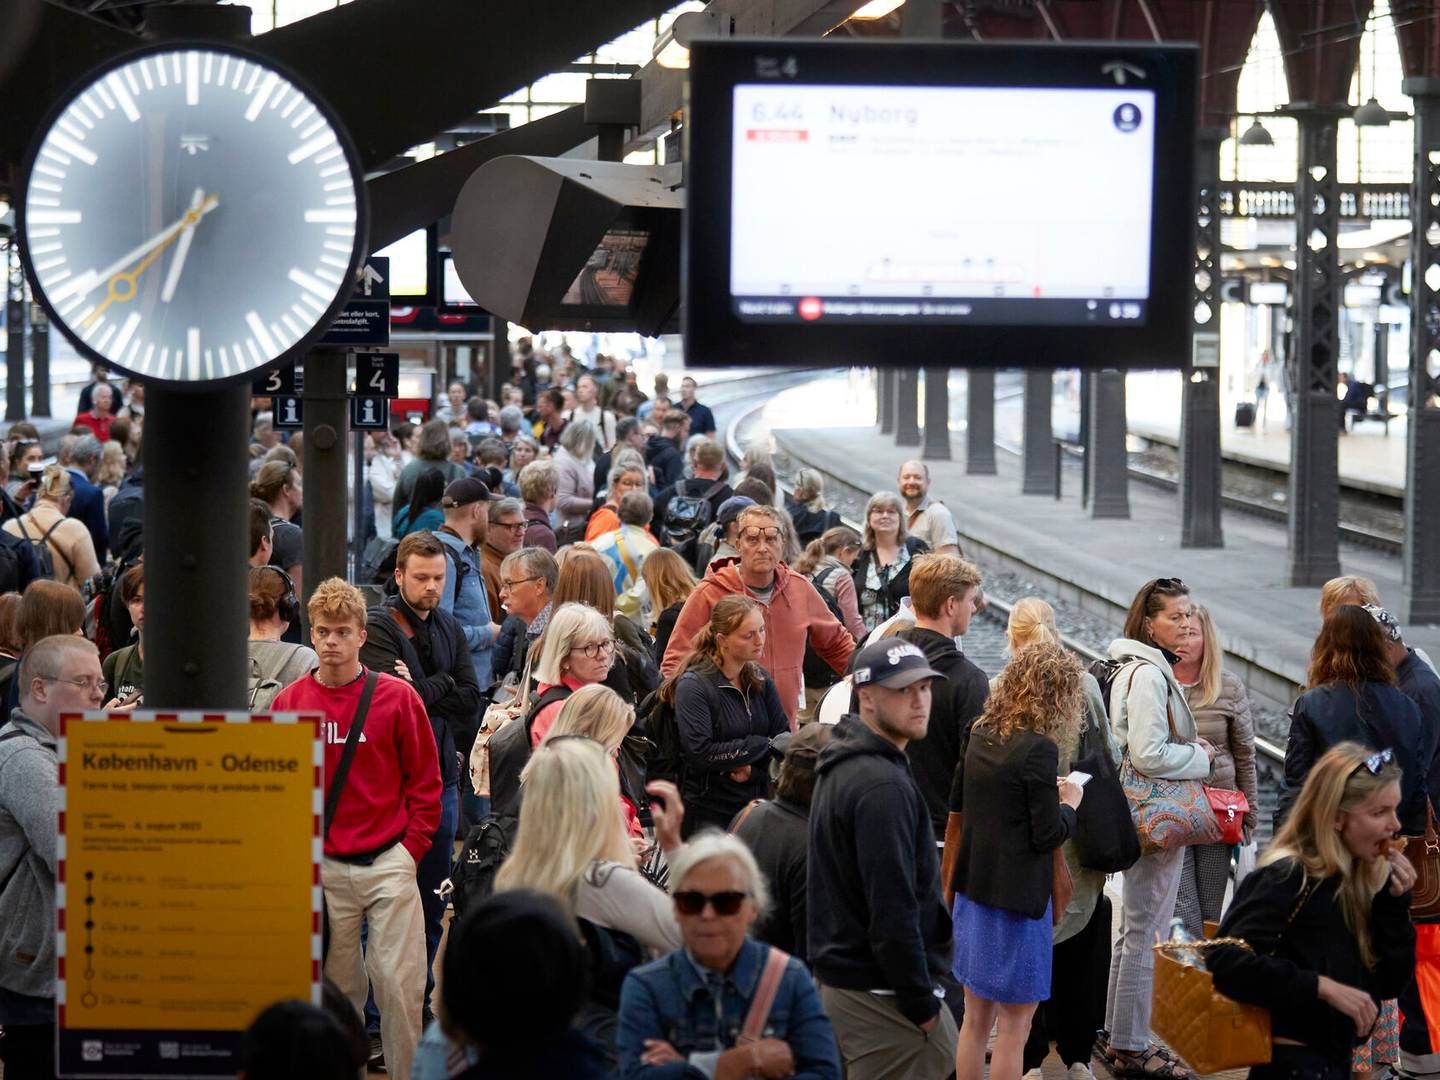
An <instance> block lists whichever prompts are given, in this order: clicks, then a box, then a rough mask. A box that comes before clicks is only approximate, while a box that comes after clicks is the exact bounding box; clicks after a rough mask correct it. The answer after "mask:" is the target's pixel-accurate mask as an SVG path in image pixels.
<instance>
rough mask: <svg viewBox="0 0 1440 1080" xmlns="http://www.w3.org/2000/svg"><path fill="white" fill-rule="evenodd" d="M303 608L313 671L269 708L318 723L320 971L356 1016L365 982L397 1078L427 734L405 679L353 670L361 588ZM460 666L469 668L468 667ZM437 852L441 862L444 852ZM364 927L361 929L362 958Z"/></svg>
mask: <svg viewBox="0 0 1440 1080" xmlns="http://www.w3.org/2000/svg"><path fill="white" fill-rule="evenodd" d="M417 535H418V534H417ZM423 535H425V536H427V537H428V536H429V534H428V533H427V534H423ZM409 539H411V538H410V537H406V540H409ZM433 542H434V541H433V539H432V543H433ZM439 558H441V559H443V558H444V556H443V555H440V556H439ZM441 573H442V574H443V571H441ZM308 610H309V614H310V640H311V642H312V643H313V644H314V646H315V653H316V655H317V657H318V666H317V667H316V669H315V670H314V671H312V672H311V673H310V674H308V675H304V676H302V677H301V678H299V679H297V680H295V681H294V682H293V683H291V684H290V685H289V686H287V687H286V688H285V689H284V690H281V691H280V693H279V695H278V696H277V697H276V698H275V701H274V703H273V705H272V707H273V708H274V709H275V711H277V712H311V713H315V712H318V713H321V714H323V715H324V717H325V719H324V724H323V731H324V735H325V783H326V784H327V785H328V786H329V787H330V790H328V791H327V792H326V806H327V807H330V806H332V805H333V813H332V814H331V815H330V817H329V818H328V820H327V821H326V822H325V838H324V858H323V860H322V861H321V865H320V885H321V888H322V889H324V892H325V910H326V915H327V918H328V919H329V926H330V945H329V952H328V953H327V954H326V956H325V975H326V976H327V977H328V978H330V979H333V980H334V981H335V984H336V985H337V986H339V987H340V990H341V992H342V993H343V994H344V995H345V996H346V997H347V998H349V999H350V1003H351V1004H352V1005H353V1006H354V1007H355V1011H356V1012H362V1011H363V1010H364V1007H365V998H366V994H367V991H368V987H369V986H370V985H373V986H374V988H375V1002H376V1004H377V1005H378V1006H379V1007H380V1033H381V1035H382V1036H383V1038H384V1046H385V1052H386V1055H387V1057H388V1067H389V1073H390V1075H391V1076H392V1077H396V1078H398V1080H406V1078H407V1077H408V1076H409V1075H410V1062H411V1060H412V1059H413V1058H414V1056H415V1047H416V1046H417V1045H418V1044H419V1042H420V1031H421V1003H422V1001H423V1000H424V997H425V971H426V951H425V944H426V942H425V915H424V909H423V907H422V905H421V897H420V890H419V889H418V888H417V885H416V872H417V869H418V867H419V866H420V865H421V863H422V862H423V861H424V859H425V856H426V855H427V853H428V852H429V851H430V848H431V844H432V843H433V840H434V837H435V829H436V826H437V825H439V824H440V791H441V788H440V770H439V767H438V765H437V764H436V761H435V736H434V735H433V734H432V730H431V727H430V720H429V717H427V716H426V714H425V704H424V702H422V701H421V700H420V697H419V695H418V694H416V692H415V690H414V689H412V688H411V686H410V685H409V683H408V682H406V681H404V680H402V679H398V678H394V677H393V676H391V675H388V674H381V673H378V672H374V671H370V670H367V668H366V666H364V665H362V664H361V657H360V652H361V647H362V646H363V645H364V644H365V641H366V632H365V621H366V612H365V602H364V600H363V599H362V598H361V596H360V590H358V589H356V588H355V587H354V586H353V585H347V584H346V583H345V582H343V581H341V580H340V579H339V578H330V579H328V580H326V581H322V582H321V583H320V584H319V586H318V587H317V588H316V589H315V592H314V594H313V595H312V596H311V597H310V603H309V608H308ZM463 666H464V667H465V669H466V670H469V669H470V665H469V663H468V662H466V663H464V664H463ZM367 691H369V692H368V693H367ZM354 725H359V727H360V734H359V736H358V738H357V739H356V741H355V747H354V753H353V754H352V755H351V761H350V768H349V770H348V771H347V772H346V774H345V775H344V776H343V777H338V778H337V776H336V773H337V771H338V770H339V766H340V762H341V759H342V757H344V756H345V748H346V744H347V742H348V741H349V737H350V729H351V727H352V726H354ZM337 783H338V784H340V787H339V789H338V791H337V789H335V787H334V785H336V784H337ZM452 828H453V824H452ZM445 855H446V858H447V861H448V856H449V850H448V847H447V848H446V850H445ZM362 925H363V926H366V927H368V937H367V940H366V942H365V945H364V948H363V950H362V946H361V938H360V934H361V927H362ZM367 976H368V978H367Z"/></svg>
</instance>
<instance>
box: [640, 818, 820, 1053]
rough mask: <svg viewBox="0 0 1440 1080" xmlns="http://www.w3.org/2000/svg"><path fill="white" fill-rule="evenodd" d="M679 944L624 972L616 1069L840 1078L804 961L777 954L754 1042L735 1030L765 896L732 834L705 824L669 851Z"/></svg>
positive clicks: (756, 954)
mask: <svg viewBox="0 0 1440 1080" xmlns="http://www.w3.org/2000/svg"><path fill="white" fill-rule="evenodd" d="M670 880H671V881H672V882H674V883H675V885H674V898H675V919H676V921H677V922H678V923H679V924H680V935H681V937H682V938H684V941H685V945H684V947H683V948H680V949H677V950H675V951H674V952H672V953H670V954H668V955H667V956H662V957H661V958H660V959H659V960H656V961H653V962H652V963H649V964H646V965H645V966H643V967H639V968H636V969H634V970H633V971H631V972H630V974H629V975H627V976H626V978H625V986H624V989H623V990H622V991H621V993H620V1030H619V1035H618V1037H617V1040H616V1042H617V1049H618V1051H619V1057H620V1075H621V1076H622V1077H625V1078H627V1080H629V1078H638V1077H644V1078H646V1080H681V1078H684V1080H700V1078H708V1080H742V1078H745V1077H752V1076H758V1077H766V1078H775V1080H778V1078H780V1077H794V1078H795V1080H839V1078H840V1052H839V1050H838V1048H837V1047H836V1045H835V1032H834V1031H833V1030H832V1028H831V1027H830V1019H829V1017H827V1016H826V1015H825V1011H824V1009H822V1008H821V1006H820V997H819V995H818V994H816V993H815V986H814V984H813V983H812V982H811V981H810V975H809V973H808V972H807V971H806V970H805V966H804V965H803V964H801V963H800V962H799V961H798V960H795V959H794V958H789V959H787V961H786V964H785V969H784V973H783V974H782V976H781V978H780V983H779V987H778V988H777V990H776V992H775V997H774V1001H773V1002H772V1004H771V1006H770V1011H769V1013H768V1015H767V1016H766V1018H765V1022H764V1025H763V1027H762V1029H761V1037H760V1038H759V1039H757V1040H756V1041H755V1042H750V1043H741V1042H740V1041H739V1040H740V1034H741V1030H742V1029H743V1028H744V1026H745V1019H746V1016H747V1014H748V1013H749V1011H750V1002H751V999H752V998H753V997H754V996H755V993H756V991H757V990H758V988H759V986H760V983H761V979H762V975H763V973H764V971H765V965H766V961H767V960H768V959H769V956H770V952H771V948H770V946H768V945H765V944H762V943H761V942H758V941H755V940H753V939H752V938H751V937H750V936H749V934H750V930H751V928H752V927H753V926H754V925H755V921H756V919H758V918H759V917H760V913H761V912H762V911H763V910H764V909H765V907H766V905H767V903H768V901H769V897H768V895H767V890H766V887H765V878H764V876H763V875H762V874H761V873H760V868H759V867H758V866H756V864H755V857H754V856H753V855H751V854H750V849H749V848H747V847H746V846H745V845H744V844H743V843H742V842H741V841H739V840H738V839H736V838H735V837H733V836H727V835H725V834H722V833H718V832H712V831H706V832H703V833H701V834H700V835H699V836H697V837H696V838H695V839H694V840H692V841H691V842H690V843H689V844H687V845H686V846H685V847H683V848H681V849H680V851H679V852H678V853H677V854H676V855H675V856H674V857H673V858H672V859H671V863H670Z"/></svg>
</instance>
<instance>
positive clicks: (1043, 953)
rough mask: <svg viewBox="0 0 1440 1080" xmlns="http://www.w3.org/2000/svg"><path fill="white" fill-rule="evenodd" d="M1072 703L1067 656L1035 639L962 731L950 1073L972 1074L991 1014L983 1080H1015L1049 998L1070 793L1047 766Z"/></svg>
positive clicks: (1072, 804)
mask: <svg viewBox="0 0 1440 1080" xmlns="http://www.w3.org/2000/svg"><path fill="white" fill-rule="evenodd" d="M1083 701H1084V698H1083V692H1082V685H1081V667H1080V664H1079V661H1077V660H1076V659H1075V658H1074V657H1072V656H1071V655H1070V654H1069V653H1067V652H1066V651H1065V650H1064V649H1062V648H1060V647H1059V646H1058V645H1056V644H1053V643H1051V642H1037V643H1035V644H1033V645H1028V646H1026V647H1025V648H1023V649H1021V650H1020V652H1019V653H1018V654H1017V655H1016V656H1015V658H1014V659H1013V660H1011V661H1010V663H1009V664H1008V665H1007V666H1006V668H1005V670H1004V671H1002V672H1001V673H1000V677H999V678H998V679H997V680H996V682H995V685H994V688H993V689H992V690H991V691H990V697H989V699H988V700H987V701H986V703H985V711H984V712H983V713H982V714H981V716H980V719H979V720H977V721H975V727H974V729H973V731H972V732H971V735H970V745H969V748H968V749H967V750H966V752H965V768H964V773H963V775H964V787H963V791H962V792H961V803H962V805H963V809H964V814H965V818H964V825H963V827H962V830H961V834H960V851H959V853H958V855H957V856H956V859H955V869H954V875H953V877H952V879H951V885H952V887H953V890H954V893H955V906H954V913H953V917H954V923H955V961H954V966H953V971H954V975H955V978H956V979H957V980H958V981H959V982H960V983H961V984H963V985H964V987H965V1019H964V1022H963V1024H962V1026H961V1028H960V1042H959V1045H958V1046H957V1047H956V1050H955V1077H956V1080H981V1077H982V1076H983V1075H984V1072H985V1044H986V1041H987V1040H988V1038H989V1035H990V1029H991V1028H992V1027H994V1026H995V1025H996V1021H997V1020H998V1022H999V1028H998V1031H997V1033H996V1037H995V1046H994V1050H993V1052H992V1054H991V1058H990V1077H991V1080H1020V1065H1021V1056H1022V1051H1023V1049H1024V1046H1025V1038H1026V1036H1027V1035H1028V1034H1029V1031H1030V1018H1031V1016H1033V1015H1034V1013H1035V1006H1036V1004H1037V1003H1039V1002H1041V1001H1044V1000H1046V999H1047V998H1048V997H1049V996H1050V955H1051V930H1050V928H1051V922H1052V904H1051V896H1052V891H1053V890H1054V887H1055V878H1054V870H1053V864H1054V853H1055V851H1056V850H1057V849H1058V848H1059V847H1060V845H1061V844H1063V843H1064V842H1065V841H1066V840H1067V839H1069V837H1070V836H1071V834H1072V833H1073V832H1074V831H1075V808H1076V807H1077V806H1079V805H1080V797H1081V791H1082V789H1081V786H1080V785H1079V784H1076V783H1072V782H1070V781H1069V780H1067V779H1065V778H1063V777H1060V776H1057V775H1056V771H1057V769H1058V767H1059V763H1060V751H1059V747H1060V745H1061V744H1065V745H1067V746H1072V747H1073V744H1074V742H1075V739H1076V737H1077V732H1078V729H1079V724H1080V715H1081V710H1082V708H1083ZM1061 865H1062V866H1063V863H1062V864H1061ZM1066 891H1068V890H1066ZM1064 902H1065V901H1064V900H1062V906H1061V910H1063V904H1064Z"/></svg>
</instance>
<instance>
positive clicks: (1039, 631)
mask: <svg viewBox="0 0 1440 1080" xmlns="http://www.w3.org/2000/svg"><path fill="white" fill-rule="evenodd" d="M1005 640H1006V641H1007V642H1008V643H1009V645H1010V653H1011V655H1012V656H1013V655H1015V654H1017V653H1019V652H1020V650H1021V649H1023V648H1025V646H1026V645H1033V644H1035V643H1036V642H1041V641H1043V642H1046V643H1048V644H1050V645H1059V644H1060V629H1059V627H1057V626H1056V625H1055V609H1054V608H1053V607H1051V606H1050V605H1049V604H1048V603H1046V602H1045V601H1044V600H1041V599H1040V598H1039V597H1038V596H1026V597H1022V598H1021V599H1019V600H1017V601H1015V606H1014V607H1012V608H1011V609H1010V619H1009V621H1008V622H1007V623H1006V624H1005Z"/></svg>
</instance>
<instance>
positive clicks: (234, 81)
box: [230, 60, 247, 90]
mask: <svg viewBox="0 0 1440 1080" xmlns="http://www.w3.org/2000/svg"><path fill="white" fill-rule="evenodd" d="M246 66H247V65H246V63H245V61H244V60H237V61H236V62H235V74H234V76H233V77H232V78H231V79H230V89H231V90H239V89H240V80H241V79H243V78H244V77H245V68H246Z"/></svg>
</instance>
